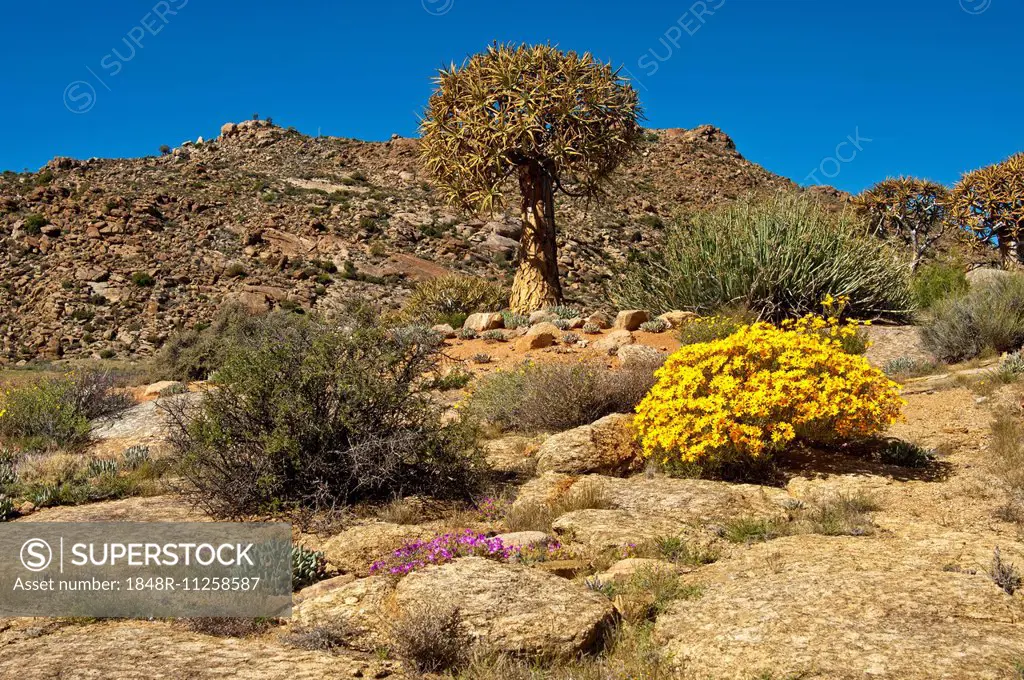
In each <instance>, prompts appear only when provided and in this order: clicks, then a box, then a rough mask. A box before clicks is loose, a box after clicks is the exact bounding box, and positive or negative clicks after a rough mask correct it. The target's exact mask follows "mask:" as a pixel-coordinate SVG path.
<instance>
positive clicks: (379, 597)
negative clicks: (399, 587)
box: [289, 575, 393, 652]
mask: <svg viewBox="0 0 1024 680" xmlns="http://www.w3.org/2000/svg"><path fill="white" fill-rule="evenodd" d="M351 579H352V577H351V575H345V576H336V577H335V578H332V579H329V580H328V581H322V582H321V583H317V584H314V585H312V586H310V587H309V588H306V589H304V590H302V591H300V592H298V593H296V595H295V599H296V603H295V607H294V608H293V609H292V618H291V621H290V622H289V623H290V625H293V626H294V625H296V624H298V625H301V626H315V625H317V624H320V623H341V624H343V625H344V626H345V628H346V630H348V631H349V632H350V636H349V637H347V638H346V640H345V644H346V645H348V646H351V647H352V648H353V649H357V650H360V651H364V652H372V651H373V650H374V649H377V648H379V647H381V646H383V645H386V644H387V643H388V631H387V630H386V627H384V626H382V625H381V620H382V616H383V615H384V611H385V608H386V605H387V600H388V598H389V597H390V595H391V592H392V590H393V584H392V582H391V580H390V579H389V578H388V577H386V576H371V577H370V578H361V579H358V580H355V581H353V580H351Z"/></svg>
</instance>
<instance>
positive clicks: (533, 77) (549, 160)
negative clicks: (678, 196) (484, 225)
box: [420, 45, 642, 312]
mask: <svg viewBox="0 0 1024 680" xmlns="http://www.w3.org/2000/svg"><path fill="white" fill-rule="evenodd" d="M435 82H436V84H437V89H436V91H435V92H434V94H433V95H432V96H431V97H430V102H429V103H428V105H427V111H426V115H425V116H424V119H423V122H422V124H421V128H420V130H421V133H422V154H423V159H424V163H425V165H426V167H427V169H428V170H429V171H430V172H431V173H432V174H433V175H434V178H435V179H436V182H437V185H438V188H439V190H440V191H441V192H442V194H443V195H444V196H445V198H446V199H447V200H448V201H450V202H452V203H456V204H460V205H462V206H463V207H465V208H470V209H477V210H482V211H483V210H493V209H494V208H495V207H497V206H498V205H500V204H501V203H502V199H503V198H504V196H503V193H502V192H503V191H504V190H506V188H507V186H508V185H507V183H506V180H508V179H510V178H511V177H512V176H513V175H515V176H516V178H517V179H518V182H519V190H520V195H521V211H522V218H523V235H522V239H521V243H520V245H521V248H520V262H519V268H518V270H517V271H516V276H515V281H514V282H513V285H512V295H511V298H510V300H509V306H510V307H511V308H512V309H513V310H514V311H517V312H528V311H532V310H536V309H541V308H543V307H547V306H551V305H556V304H559V303H560V302H561V301H562V288H561V285H560V283H559V281H558V261H557V252H556V242H555V202H554V197H555V193H556V192H558V191H562V192H564V193H566V194H568V195H571V196H584V197H591V196H594V195H596V194H597V193H598V192H599V189H600V186H601V184H602V182H603V180H605V179H607V178H608V176H609V175H610V174H611V172H612V171H613V170H614V169H615V168H616V167H617V166H618V165H619V163H621V162H622V161H623V160H624V159H625V158H627V157H628V156H629V155H630V154H631V153H633V152H634V151H636V150H637V148H638V147H639V144H640V141H641V138H642V131H641V129H640V126H639V124H638V120H639V119H640V118H641V115H642V114H641V110H640V105H639V102H638V100H637V95H636V91H634V90H633V88H632V87H631V86H630V85H629V84H628V83H626V82H625V81H624V80H623V79H622V78H620V77H619V74H618V71H616V70H614V69H612V67H611V66H610V65H608V64H603V63H601V62H599V61H596V60H595V59H594V58H593V57H592V56H591V55H590V54H589V53H587V54H582V55H580V54H577V53H575V52H562V51H561V50H558V49H556V48H554V47H552V46H550V45H536V46H527V45H520V46H512V45H494V46H492V47H489V48H488V49H487V51H486V52H483V53H481V54H477V55H475V56H473V57H471V58H469V60H468V61H466V62H465V63H464V64H463V65H462V66H461V67H457V66H455V65H454V64H452V66H451V67H450V68H447V69H442V70H441V71H440V73H439V74H438V76H437V78H436V79H435Z"/></svg>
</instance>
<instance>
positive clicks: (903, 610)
mask: <svg viewBox="0 0 1024 680" xmlns="http://www.w3.org/2000/svg"><path fill="white" fill-rule="evenodd" d="M1007 547H1010V546H1007ZM991 550H992V547H991V543H988V541H987V540H985V539H980V540H979V538H973V539H972V538H970V537H968V536H966V535H963V534H957V533H950V534H949V535H948V536H944V537H943V538H942V540H941V541H939V542H937V543H936V542H919V541H915V540H906V539H903V538H899V537H895V536H891V535H888V534H878V535H876V536H871V537H849V536H842V537H826V536H815V535H801V536H791V537H787V538H781V539H777V540H773V541H769V542H767V543H759V544H754V545H751V546H749V547H737V548H736V549H735V550H734V551H733V552H732V554H730V555H728V556H727V557H726V558H724V559H722V560H719V561H718V562H716V563H714V564H711V565H708V566H706V567H702V568H701V569H699V570H698V571H696V572H694V573H692V574H687V575H685V576H684V578H685V579H687V582H689V583H695V584H701V585H702V586H703V595H702V596H701V597H700V598H698V599H696V600H690V601H687V602H677V603H675V604H673V605H671V606H670V607H669V609H668V610H667V611H666V612H664V613H663V614H661V615H660V616H659V617H658V622H657V624H656V628H655V638H656V641H657V642H658V643H659V644H660V645H664V648H665V652H666V654H668V655H670V656H671V658H672V660H673V663H674V664H675V665H677V666H680V667H683V668H685V669H686V673H687V674H688V675H686V677H699V678H709V679H711V680H718V679H722V680H724V679H726V678H729V679H730V680H731V679H732V678H738V677H742V678H747V677H756V676H757V675H758V673H763V672H765V671H771V673H772V674H773V675H772V677H780V678H784V677H807V678H823V679H824V678H827V679H829V680H833V679H839V680H852V679H853V678H857V679H858V680H861V679H863V678H886V679H890V678H891V679H893V680H896V679H899V680H904V679H905V680H924V679H925V678H928V679H931V678H971V679H972V680H973V679H975V678H980V679H985V678H990V679H995V678H1005V677H1011V676H1010V675H1008V674H1007V673H1008V669H1010V668H1012V663H1013V662H1014V661H1017V660H1020V659H1024V607H1022V604H1021V599H1020V594H1017V595H1016V596H1012V597H1011V596H1009V595H1007V594H1006V593H1004V592H1003V591H1002V590H1001V589H1000V588H999V587H998V586H996V585H995V584H994V583H993V582H992V580H991V579H990V578H989V576H988V575H987V573H985V569H986V568H987V560H988V559H991ZM1003 556H1004V558H1007V559H1009V560H1011V561H1016V562H1017V563H1018V564H1020V561H1019V558H1020V554H1019V553H1018V552H1016V551H1014V553H1013V554H1010V553H1009V552H1008V551H1006V550H1004V552H1003ZM958 561H960V562H965V564H964V565H963V567H962V568H963V570H962V571H954V570H953V569H954V568H956V566H955V563H956V562H958ZM968 567H970V569H968ZM971 571H974V572H975V573H970V572H971Z"/></svg>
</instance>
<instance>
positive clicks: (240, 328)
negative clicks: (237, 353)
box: [153, 304, 293, 381]
mask: <svg viewBox="0 0 1024 680" xmlns="http://www.w3.org/2000/svg"><path fill="white" fill-rule="evenodd" d="M292 316H293V315H292V314H289V313H287V312H285V311H276V312H272V313H270V314H267V315H264V316H253V315H252V313H251V312H249V311H248V310H247V309H246V308H245V307H243V306H241V305H238V304H229V305H226V306H225V307H223V308H221V310H220V311H219V312H218V313H217V316H216V317H215V318H214V320H213V322H212V323H211V324H209V325H206V326H197V327H196V328H195V329H193V330H191V331H185V332H183V333H178V334H176V335H172V336H171V338H170V339H168V341H167V342H166V343H165V344H164V346H163V348H162V349H161V351H160V354H158V355H157V357H156V359H155V360H154V361H153V366H154V375H155V377H159V378H161V379H166V380H181V381H188V380H206V378H208V377H209V376H210V374H212V373H213V372H214V371H216V370H217V369H218V368H219V367H220V366H222V365H223V364H224V362H225V361H227V357H228V354H229V353H230V351H231V348H232V347H234V346H235V345H238V344H244V343H245V342H246V341H247V339H249V338H251V337H252V336H254V335H255V334H256V333H257V331H258V330H259V329H264V327H265V326H267V325H269V326H286V325H287V324H288V323H290V321H289V319H290V317H292Z"/></svg>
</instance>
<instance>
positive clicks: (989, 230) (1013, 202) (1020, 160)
mask: <svg viewBox="0 0 1024 680" xmlns="http://www.w3.org/2000/svg"><path fill="white" fill-rule="evenodd" d="M946 204H947V206H946V209H947V212H948V213H949V219H950V221H951V222H953V224H955V225H957V226H958V227H960V228H963V229H969V230H970V231H971V232H973V233H974V235H975V236H976V237H977V238H978V240H979V241H980V242H981V243H985V244H989V245H994V246H996V247H997V248H998V249H999V254H1000V255H1001V256H1002V258H1003V264H1004V265H1005V264H1006V262H1007V261H1010V262H1020V261H1021V255H1022V254H1024V253H1021V252H1020V249H1019V247H1018V244H1019V243H1020V238H1021V235H1022V234H1024V153H1018V154H1015V155H1013V156H1010V157H1009V158H1008V159H1006V160H1005V161H1003V162H1002V163H997V164H995V165H990V166H988V167H986V168H981V169H980V170H975V171H973V172H969V173H967V174H966V175H964V176H963V177H962V178H961V179H960V181H959V182H958V183H957V184H956V186H955V187H953V189H952V190H951V191H950V192H949V198H948V199H947V201H946Z"/></svg>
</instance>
